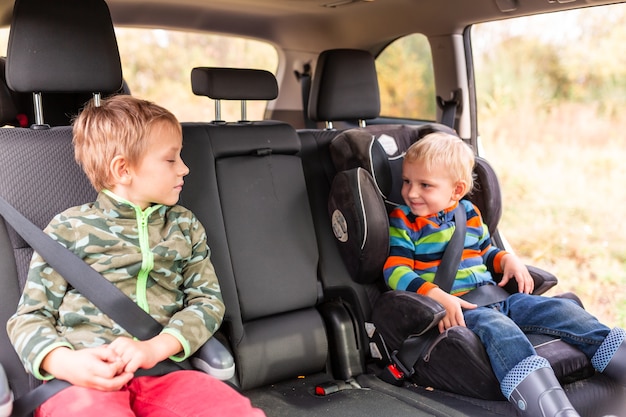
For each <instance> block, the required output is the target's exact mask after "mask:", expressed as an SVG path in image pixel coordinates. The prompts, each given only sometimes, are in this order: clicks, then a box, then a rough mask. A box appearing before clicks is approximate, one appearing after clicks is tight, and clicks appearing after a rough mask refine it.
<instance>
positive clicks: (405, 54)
mask: <svg viewBox="0 0 626 417" xmlns="http://www.w3.org/2000/svg"><path fill="white" fill-rule="evenodd" d="M376 70H377V72H378V82H379V85H380V102H381V111H380V114H381V116H383V117H399V118H410V119H418V120H435V119H436V117H437V107H436V100H435V76H434V72H433V65H432V57H431V54H430V45H429V43H428V40H427V39H426V37H425V36H424V35H422V34H413V35H409V36H405V37H403V38H400V39H398V40H396V41H395V42H393V43H391V44H390V45H389V46H388V47H387V48H385V50H384V51H383V52H382V53H381V54H380V55H379V56H378V57H377V58H376Z"/></svg>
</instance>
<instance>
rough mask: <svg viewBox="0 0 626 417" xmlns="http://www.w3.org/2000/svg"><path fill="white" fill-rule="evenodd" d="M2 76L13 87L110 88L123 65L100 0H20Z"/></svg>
mask: <svg viewBox="0 0 626 417" xmlns="http://www.w3.org/2000/svg"><path fill="white" fill-rule="evenodd" d="M6 79H7V83H8V85H9V87H10V88H11V89H12V90H14V91H17V92H29V93H32V92H37V93H40V92H41V93H45V92H66V93H75V92H93V93H96V92H99V93H111V92H114V91H117V90H118V89H120V87H121V86H122V66H121V62H120V56H119V52H118V48H117V41H116V38H115V32H114V30H113V23H112V21H111V15H110V12H109V8H108V6H107V5H106V3H105V2H104V1H103V0H63V1H49V0H18V1H17V2H16V3H15V6H14V9H13V21H12V23H11V29H10V34H9V43H8V49H7V68H6Z"/></svg>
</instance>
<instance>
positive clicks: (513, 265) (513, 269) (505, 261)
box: [498, 253, 535, 294]
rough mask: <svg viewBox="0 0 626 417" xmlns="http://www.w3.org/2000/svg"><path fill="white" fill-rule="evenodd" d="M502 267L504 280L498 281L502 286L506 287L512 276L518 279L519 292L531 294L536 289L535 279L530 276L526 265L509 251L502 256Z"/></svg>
mask: <svg viewBox="0 0 626 417" xmlns="http://www.w3.org/2000/svg"><path fill="white" fill-rule="evenodd" d="M502 269H503V270H504V274H503V275H502V280H501V281H500V282H499V283H498V285H499V286H500V287H504V286H505V285H506V284H507V283H508V282H509V281H510V280H511V278H515V280H516V281H517V287H518V289H519V292H523V293H526V294H530V293H531V292H533V290H534V289H535V281H533V278H532V277H531V276H530V273H529V272H528V268H526V265H524V263H523V262H522V261H521V260H520V259H519V258H518V257H517V256H515V255H513V254H512V253H507V254H506V255H504V256H503V257H502Z"/></svg>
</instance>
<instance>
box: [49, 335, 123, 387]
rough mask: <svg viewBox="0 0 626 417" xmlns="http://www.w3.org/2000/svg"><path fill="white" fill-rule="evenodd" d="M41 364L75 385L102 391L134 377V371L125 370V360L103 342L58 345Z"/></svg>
mask: <svg viewBox="0 0 626 417" xmlns="http://www.w3.org/2000/svg"><path fill="white" fill-rule="evenodd" d="M41 367H42V368H43V369H44V370H45V371H46V372H48V373H49V374H51V375H53V376H54V377H55V378H58V379H62V380H64V381H67V382H69V383H71V384H72V385H77V386H81V387H86V388H93V389H97V390H100V391H117V390H119V389H120V388H122V387H123V386H124V385H126V384H127V383H128V382H129V381H130V380H131V379H132V378H133V374H132V373H131V372H125V371H124V364H123V363H122V362H121V361H120V360H119V358H118V356H117V355H116V354H115V352H113V351H111V350H109V349H107V348H106V347H104V346H103V347H96V348H87V349H81V350H72V349H68V348H66V347H59V348H56V349H53V350H52V351H51V352H50V353H48V355H46V357H45V358H44V360H43V362H42V364H41Z"/></svg>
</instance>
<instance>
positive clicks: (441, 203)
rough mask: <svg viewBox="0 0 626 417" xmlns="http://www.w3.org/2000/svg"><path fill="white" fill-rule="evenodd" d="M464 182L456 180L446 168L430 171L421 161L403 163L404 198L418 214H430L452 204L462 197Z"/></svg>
mask: <svg viewBox="0 0 626 417" xmlns="http://www.w3.org/2000/svg"><path fill="white" fill-rule="evenodd" d="M461 188H462V182H461V181H454V180H453V179H452V178H451V177H450V174H449V173H448V172H446V170H445V169H443V168H439V167H435V168H433V169H431V170H430V171H427V170H426V169H424V165H423V164H421V163H419V162H407V161H406V160H405V161H404V164H403V165H402V198H403V199H404V202H405V204H406V205H407V206H409V208H410V209H411V213H413V214H414V215H416V216H421V217H423V216H428V215H431V214H435V213H438V212H440V211H441V210H444V209H446V208H448V207H450V206H452V205H453V204H454V203H455V202H456V201H458V200H460V199H461V197H462V194H461V192H462V190H461Z"/></svg>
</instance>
